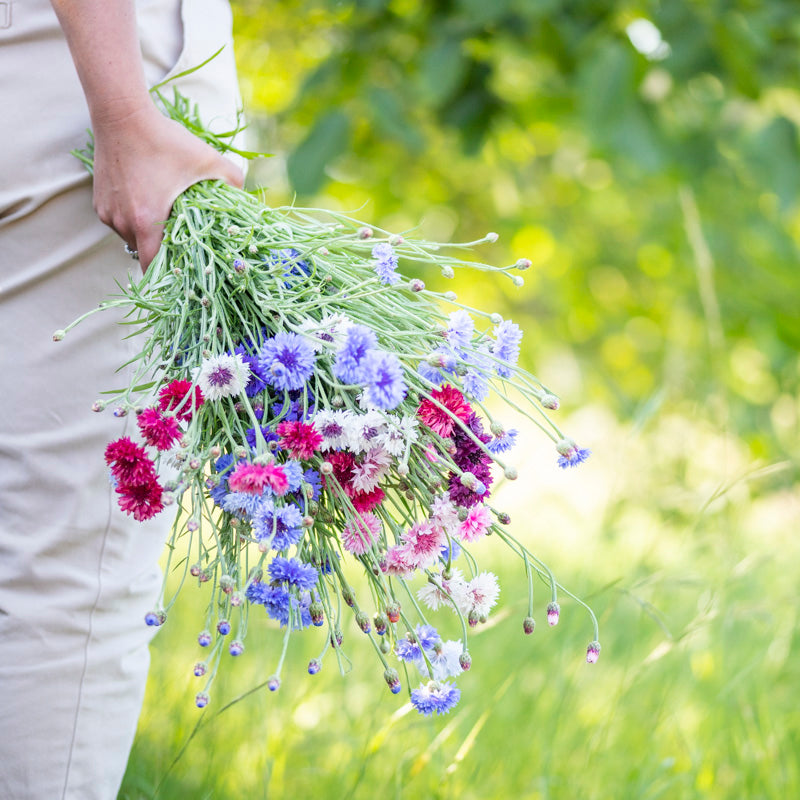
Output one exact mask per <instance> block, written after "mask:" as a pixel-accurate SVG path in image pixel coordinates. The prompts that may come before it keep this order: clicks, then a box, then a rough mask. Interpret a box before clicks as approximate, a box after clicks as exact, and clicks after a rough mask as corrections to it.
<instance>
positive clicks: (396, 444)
mask: <svg viewBox="0 0 800 800" xmlns="http://www.w3.org/2000/svg"><path fill="white" fill-rule="evenodd" d="M417 427H418V423H417V420H416V419H414V417H409V416H405V417H389V418H388V419H387V420H386V430H385V431H384V432H383V433H382V434H380V435H379V436H378V437H377V439H376V442H377V444H379V445H380V446H381V447H383V448H384V449H386V450H388V452H389V453H391V454H392V455H393V456H395V458H399V457H400V456H402V455H403V453H405V452H406V448H408V447H410V446H411V445H412V444H414V442H416V441H417V439H418V438H419V434H418V433H417Z"/></svg>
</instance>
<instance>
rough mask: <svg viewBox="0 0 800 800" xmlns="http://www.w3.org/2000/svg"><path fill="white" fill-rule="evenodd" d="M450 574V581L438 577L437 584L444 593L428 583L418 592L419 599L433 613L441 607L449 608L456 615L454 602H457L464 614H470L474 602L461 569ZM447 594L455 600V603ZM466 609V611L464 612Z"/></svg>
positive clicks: (455, 569)
mask: <svg viewBox="0 0 800 800" xmlns="http://www.w3.org/2000/svg"><path fill="white" fill-rule="evenodd" d="M450 573H451V577H450V579H449V580H445V579H444V578H442V576H441V575H439V576H438V577H437V582H438V583H440V584H441V585H442V589H443V590H444V591H440V590H439V587H438V586H434V585H433V584H432V583H426V584H424V585H423V586H421V587H420V588H419V589H418V590H417V597H418V598H419V599H420V600H421V601H422V602H423V603H425V605H426V606H428V608H430V609H431V610H433V611H438V610H439V607H440V606H447V607H448V608H449V609H451V610H452V611H453V613H455V609H454V608H453V602H455V604H456V605H457V606H458V609H459V611H461V613H462V614H469V610H470V608H471V607H472V606H471V603H472V600H471V598H470V597H468V596H467V595H468V584H467V582H466V581H465V580H464V578H463V576H462V575H461V570H460V569H458V568H454V569H451V570H450ZM445 592H447V593H448V594H449V595H450V597H452V598H453V602H451V601H450V598H448V596H447V594H445ZM465 608H466V609H467V610H466V611H464V609H465Z"/></svg>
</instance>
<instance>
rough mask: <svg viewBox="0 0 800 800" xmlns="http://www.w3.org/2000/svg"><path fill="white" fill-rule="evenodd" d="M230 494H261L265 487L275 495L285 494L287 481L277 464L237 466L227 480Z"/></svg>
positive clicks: (287, 486)
mask: <svg viewBox="0 0 800 800" xmlns="http://www.w3.org/2000/svg"><path fill="white" fill-rule="evenodd" d="M228 486H230V489H231V491H232V492H244V493H245V494H256V495H259V494H261V493H262V492H263V491H264V489H265V488H266V487H269V488H270V489H272V491H273V492H275V494H276V495H278V496H280V495H283V494H286V492H287V490H288V489H289V480H288V478H287V477H286V473H285V472H284V471H283V468H282V467H281V466H279V465H277V464H239V466H237V467H236V469H235V470H234V471H233V472H232V473H231V476H230V478H229V479H228Z"/></svg>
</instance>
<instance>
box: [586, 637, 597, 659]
mask: <svg viewBox="0 0 800 800" xmlns="http://www.w3.org/2000/svg"><path fill="white" fill-rule="evenodd" d="M598 658H600V642H598V641H594V642H589V646H588V647H587V648H586V663H587V664H596V663H597V659H598Z"/></svg>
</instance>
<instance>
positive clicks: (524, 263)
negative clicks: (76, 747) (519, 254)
mask: <svg viewBox="0 0 800 800" xmlns="http://www.w3.org/2000/svg"><path fill="white" fill-rule="evenodd" d="M514 266H515V267H516V268H517V269H518V270H519V271H520V272H524V271H525V270H526V269H530V268H531V260H530V259H529V258H520V259H519V260H518V261H517V263H516V264H514Z"/></svg>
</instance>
